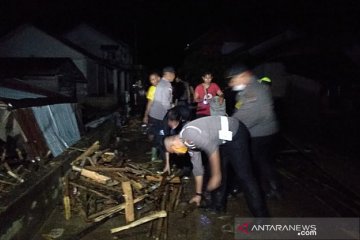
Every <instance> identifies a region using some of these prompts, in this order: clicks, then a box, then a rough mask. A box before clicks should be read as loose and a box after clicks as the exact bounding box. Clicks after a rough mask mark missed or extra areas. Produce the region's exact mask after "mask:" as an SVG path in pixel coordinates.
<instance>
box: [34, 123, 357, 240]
mask: <svg viewBox="0 0 360 240" xmlns="http://www.w3.org/2000/svg"><path fill="white" fill-rule="evenodd" d="M140 125H141V123H140V121H138V120H136V119H134V120H133V121H131V122H130V126H128V127H123V128H122V129H121V131H120V132H121V133H120V138H121V147H120V149H119V150H120V151H123V152H125V153H126V154H127V157H128V158H129V159H131V160H132V161H134V162H147V161H149V160H150V155H149V154H147V152H149V150H150V144H149V142H148V141H147V139H146V136H145V135H143V134H142V132H141V129H140ZM297 147H299V145H296V146H294V145H292V144H290V143H289V142H288V141H286V140H284V139H283V140H282V142H281V149H280V151H279V154H278V157H277V164H278V168H279V171H280V174H281V178H282V183H283V186H284V196H283V199H281V200H277V199H270V200H268V201H267V205H268V208H269V211H270V214H271V216H272V217H358V216H359V213H360V209H359V204H360V201H359V197H358V195H357V194H355V193H354V192H353V191H349V190H348V189H347V187H344V184H343V183H342V182H341V181H338V180H335V178H333V174H329V173H328V172H327V171H324V170H323V168H321V164H319V162H320V163H321V161H319V162H317V161H316V158H318V157H319V155H318V152H317V153H316V154H315V153H314V151H312V150H311V149H304V148H301V147H300V149H297ZM299 150H300V151H299ZM155 167H157V168H158V169H159V170H161V168H162V165H161V163H159V164H158V165H156V166H155ZM184 184H185V188H184V194H183V196H182V198H181V203H180V205H179V207H178V209H177V210H175V211H174V212H170V213H169V215H168V216H169V217H168V221H169V228H168V239H171V240H180V239H181V240H183V239H189V240H190V239H204V240H212V239H214V240H215V239H216V240H218V239H234V233H233V225H234V218H235V217H250V216H251V215H250V213H249V210H248V208H247V206H246V203H245V200H244V197H243V196H242V194H241V193H240V194H238V195H237V196H236V197H234V196H230V197H229V201H228V202H229V203H228V209H227V213H224V214H214V213H210V212H207V211H205V210H204V209H200V208H199V209H196V210H194V211H193V212H191V213H190V214H188V215H187V216H185V217H184V216H183V214H182V212H181V210H182V209H183V208H184V206H186V205H187V201H188V200H189V199H190V198H191V196H192V193H193V180H192V179H190V180H188V181H187V182H185V183H184ZM124 224H125V221H124V216H123V215H122V214H119V215H117V216H114V217H112V218H111V219H108V220H106V221H105V222H101V223H99V224H92V223H87V222H85V221H84V219H83V218H82V217H81V216H80V215H79V214H76V213H74V214H73V217H72V218H71V219H70V220H69V221H66V220H65V219H64V214H63V208H62V205H61V203H59V206H58V207H57V208H56V209H54V212H53V213H52V215H51V217H50V218H49V219H48V220H47V222H46V223H44V226H43V228H42V229H41V231H40V232H39V233H38V234H37V236H36V237H35V238H34V240H38V239H45V238H44V236H43V234H48V233H50V232H51V230H53V229H57V228H59V229H63V230H64V231H63V233H62V235H61V237H59V238H57V239H82V240H90V239H126V240H130V239H134V240H135V239H138V240H140V239H141V240H143V239H146V238H147V234H148V232H149V228H150V224H149V223H147V224H144V225H142V226H139V227H135V228H133V229H130V230H127V231H124V232H121V233H118V234H111V233H110V229H111V228H115V227H119V226H122V225H124Z"/></svg>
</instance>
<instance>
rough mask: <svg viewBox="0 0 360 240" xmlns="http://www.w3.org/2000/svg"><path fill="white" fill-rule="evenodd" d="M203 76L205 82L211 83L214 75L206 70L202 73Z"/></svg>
mask: <svg viewBox="0 0 360 240" xmlns="http://www.w3.org/2000/svg"><path fill="white" fill-rule="evenodd" d="M201 78H202V80H203V82H204V83H205V84H210V83H211V81H212V80H213V75H212V73H211V72H204V73H203V74H202V75H201Z"/></svg>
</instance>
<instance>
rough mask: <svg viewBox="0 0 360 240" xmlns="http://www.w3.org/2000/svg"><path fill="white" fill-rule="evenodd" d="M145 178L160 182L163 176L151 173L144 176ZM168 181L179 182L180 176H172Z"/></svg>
mask: <svg viewBox="0 0 360 240" xmlns="http://www.w3.org/2000/svg"><path fill="white" fill-rule="evenodd" d="M145 179H146V180H148V181H151V182H161V181H162V179H163V177H162V176H151V175H147V176H145ZM169 182H170V183H181V181H180V178H179V177H174V178H172V179H171V180H170V181H169Z"/></svg>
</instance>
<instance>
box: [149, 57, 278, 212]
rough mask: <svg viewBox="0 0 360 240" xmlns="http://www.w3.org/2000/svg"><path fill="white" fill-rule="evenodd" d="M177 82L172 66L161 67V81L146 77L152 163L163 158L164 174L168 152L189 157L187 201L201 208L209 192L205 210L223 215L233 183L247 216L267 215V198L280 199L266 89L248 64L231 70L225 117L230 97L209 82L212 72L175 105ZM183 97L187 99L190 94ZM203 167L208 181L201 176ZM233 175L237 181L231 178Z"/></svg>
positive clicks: (274, 129)
mask: <svg viewBox="0 0 360 240" xmlns="http://www.w3.org/2000/svg"><path fill="white" fill-rule="evenodd" d="M175 78H176V73H175V70H174V68H172V67H166V68H164V69H163V74H162V77H160V76H159V75H158V74H156V73H152V74H150V82H151V84H152V86H151V87H150V88H149V90H148V94H147V99H148V104H147V107H146V111H145V114H144V119H143V121H144V123H146V124H148V125H149V129H150V132H149V135H150V136H151V139H152V141H153V148H152V160H155V159H157V158H160V159H162V160H164V161H165V168H164V171H170V162H169V161H170V156H171V154H175V155H178V156H188V158H186V157H182V158H180V165H181V163H182V165H181V166H182V167H184V168H188V167H189V164H187V161H189V162H190V161H191V164H190V165H192V172H193V175H194V179H195V194H194V196H193V197H192V199H191V200H190V202H191V203H196V204H197V205H200V203H201V201H202V199H203V197H204V192H205V191H207V192H211V202H210V204H208V205H207V206H206V207H208V208H209V209H211V210H214V211H217V212H219V211H225V210H226V203H227V194H228V192H229V190H230V189H229V188H230V186H234V185H236V184H234V182H235V183H238V184H237V185H239V186H240V188H241V190H242V191H243V192H244V196H245V199H246V201H247V204H248V207H249V209H250V211H251V213H252V214H253V215H254V216H255V217H267V216H269V213H268V210H267V207H266V201H265V197H269V198H271V197H277V198H280V197H281V192H280V190H281V189H280V181H279V177H278V175H277V171H276V168H275V163H274V154H275V153H276V143H277V137H278V136H277V135H278V130H279V129H278V125H277V121H276V116H275V113H274V110H273V100H272V96H271V92H270V88H269V86H268V85H267V84H264V83H261V81H260V80H259V79H257V77H256V76H255V75H254V74H253V73H252V72H251V70H250V69H249V68H248V67H247V66H245V65H243V64H240V63H239V64H235V65H233V66H231V67H230V68H229V69H228V70H227V71H226V74H225V79H227V80H228V86H229V87H230V88H231V89H232V90H233V93H234V94H232V96H233V97H234V99H232V101H229V102H231V103H233V105H234V106H232V107H233V111H232V112H233V113H232V115H231V116H227V114H226V113H225V100H228V99H227V97H226V96H224V93H223V91H222V90H221V89H220V87H219V86H218V85H217V84H216V83H214V82H212V80H213V76H212V74H211V72H204V73H203V74H202V80H203V82H202V83H201V84H199V85H198V86H196V88H195V91H194V94H193V99H191V100H189V99H180V100H181V101H178V102H176V106H175V104H174V102H173V87H172V84H171V83H172V82H173V81H174V79H175ZM187 94H188V95H187V96H190V94H191V93H190V91H189V92H188V93H187ZM191 102H193V103H195V104H196V105H197V108H196V117H195V119H192V117H191V116H192V115H191V114H190V110H189V105H190V104H191ZM179 103H180V104H179ZM204 155H205V156H206V157H207V160H208V161H204V159H203V157H204ZM178 160H179V159H178ZM206 162H207V163H206ZM204 165H205V166H204ZM206 165H208V166H206ZM204 169H205V170H204ZM206 169H209V170H208V171H209V172H208V174H209V175H210V177H209V179H206V178H204V176H205V175H206V173H207V171H206ZM233 174H234V175H235V177H233V178H230V176H232V175H233Z"/></svg>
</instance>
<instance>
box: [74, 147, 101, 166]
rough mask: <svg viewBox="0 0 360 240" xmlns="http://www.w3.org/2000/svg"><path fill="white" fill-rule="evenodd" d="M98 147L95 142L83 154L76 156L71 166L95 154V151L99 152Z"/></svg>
mask: <svg viewBox="0 0 360 240" xmlns="http://www.w3.org/2000/svg"><path fill="white" fill-rule="evenodd" d="M99 148H100V145H99V141H96V142H94V143H93V145H91V147H89V148H88V149H86V151H85V152H83V153H82V154H81V155H80V156H78V157H77V158H76V159H75V160H74V161H73V162H72V163H71V165H74V164H75V163H77V162H78V161H81V160H84V159H86V157H89V156H90V155H92V154H93V153H94V152H96V151H97V150H99Z"/></svg>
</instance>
